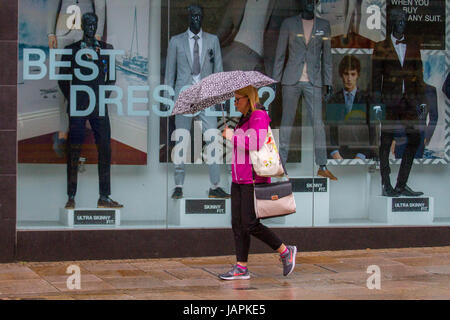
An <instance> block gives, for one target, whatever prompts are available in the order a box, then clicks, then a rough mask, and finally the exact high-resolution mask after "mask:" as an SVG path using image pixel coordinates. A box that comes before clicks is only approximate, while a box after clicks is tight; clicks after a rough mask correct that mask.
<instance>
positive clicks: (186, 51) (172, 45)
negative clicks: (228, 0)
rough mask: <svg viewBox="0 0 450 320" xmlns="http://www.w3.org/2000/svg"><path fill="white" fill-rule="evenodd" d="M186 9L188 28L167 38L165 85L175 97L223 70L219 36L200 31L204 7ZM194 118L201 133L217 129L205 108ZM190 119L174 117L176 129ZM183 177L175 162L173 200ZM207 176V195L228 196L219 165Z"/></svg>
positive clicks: (179, 193) (188, 124)
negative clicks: (171, 89)
mask: <svg viewBox="0 0 450 320" xmlns="http://www.w3.org/2000/svg"><path fill="white" fill-rule="evenodd" d="M188 10H189V29H188V30H187V31H186V32H184V33H181V34H178V35H176V36H173V37H172V38H171V39H170V41H169V48H168V50H167V60H166V73H165V84H166V85H168V86H171V87H172V88H174V89H175V99H177V97H178V95H179V93H180V91H181V90H182V89H183V87H187V86H190V85H192V84H195V83H197V82H199V81H200V80H201V79H203V78H205V77H207V76H208V75H210V74H212V73H216V72H222V71H223V68H222V55H221V52H220V45H219V39H218V38H217V37H216V36H215V35H213V34H209V33H207V32H204V31H202V28H201V26H202V21H203V9H202V8H201V7H199V6H197V5H191V6H189V8H188ZM195 118H198V119H199V120H201V122H202V131H203V132H205V131H206V130H208V129H217V118H216V117H214V116H207V114H206V111H205V110H203V111H201V112H200V113H199V114H198V115H197V116H196V117H195ZM192 119H193V117H192V116H190V115H177V116H175V127H176V129H177V130H178V129H186V130H188V131H190V130H191V127H192ZM184 177H185V166H184V163H180V164H176V165H175V190H174V192H173V194H172V198H173V199H180V198H182V197H183V191H182V187H183V184H184ZM209 178H210V182H211V188H210V189H209V195H208V196H209V197H210V198H229V197H230V195H229V194H227V193H226V192H225V191H223V190H222V188H220V187H219V182H220V167H219V164H217V163H213V164H210V165H209Z"/></svg>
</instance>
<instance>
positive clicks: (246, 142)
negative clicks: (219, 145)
mask: <svg viewBox="0 0 450 320" xmlns="http://www.w3.org/2000/svg"><path fill="white" fill-rule="evenodd" d="M234 96H235V102H234V104H235V106H236V109H237V110H238V111H239V112H241V113H242V117H241V119H240V121H239V123H238V125H237V126H236V130H235V131H234V132H233V130H231V129H229V128H225V130H224V131H223V133H222V135H223V137H224V138H226V139H228V140H230V141H232V142H233V161H232V165H231V168H232V180H233V183H232V186H231V225H232V229H233V234H234V242H235V246H236V259H237V262H236V265H234V266H233V268H232V269H231V270H230V271H228V272H227V273H224V274H221V275H219V278H220V279H223V280H237V279H250V273H249V271H248V268H247V259H248V253H249V249H250V236H251V235H253V236H255V237H256V238H258V239H260V240H261V241H263V242H264V243H266V244H267V245H268V246H270V247H271V248H272V249H273V250H276V251H277V252H278V253H279V254H280V257H281V261H282V263H283V275H284V276H287V275H289V274H290V273H291V272H292V271H293V270H294V267H295V256H296V254H297V247H295V246H286V245H284V243H283V242H282V241H281V240H280V239H279V238H278V236H277V235H276V234H275V233H274V232H273V231H272V230H270V229H269V228H268V227H266V226H264V225H263V224H261V223H260V221H259V219H257V218H256V214H255V207H254V198H253V190H254V183H255V184H259V183H270V178H264V177H260V176H258V175H256V173H254V172H253V167H252V164H251V161H250V155H249V150H254V149H255V148H257V149H258V150H259V148H260V147H261V146H262V145H263V144H264V141H265V139H266V134H267V130H268V126H269V122H270V118H269V116H268V115H267V113H266V112H265V109H264V107H263V106H261V105H260V104H259V97H258V91H257V90H256V88H255V87H252V86H248V87H245V88H243V89H240V90H238V91H236V92H235V93H234ZM253 179H254V180H253Z"/></svg>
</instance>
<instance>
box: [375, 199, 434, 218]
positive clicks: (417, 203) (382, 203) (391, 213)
mask: <svg viewBox="0 0 450 320" xmlns="http://www.w3.org/2000/svg"><path fill="white" fill-rule="evenodd" d="M369 218H370V220H371V221H374V222H383V223H387V224H388V225H430V224H433V219H434V198H433V197H428V196H422V197H392V198H391V197H383V196H372V198H371V202H370V207H369Z"/></svg>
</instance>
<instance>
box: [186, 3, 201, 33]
mask: <svg viewBox="0 0 450 320" xmlns="http://www.w3.org/2000/svg"><path fill="white" fill-rule="evenodd" d="M188 11H189V29H190V30H191V32H192V33H194V34H198V33H199V32H200V29H201V28H202V22H203V9H202V7H200V6H197V5H190V6H189V7H188Z"/></svg>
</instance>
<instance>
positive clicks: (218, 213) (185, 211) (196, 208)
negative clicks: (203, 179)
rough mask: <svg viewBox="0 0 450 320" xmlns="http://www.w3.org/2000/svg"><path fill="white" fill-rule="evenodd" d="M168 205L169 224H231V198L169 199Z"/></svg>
mask: <svg viewBox="0 0 450 320" xmlns="http://www.w3.org/2000/svg"><path fill="white" fill-rule="evenodd" d="M169 206H171V208H169V216H168V220H169V225H173V226H183V227H195V228H198V227H200V228H201V227H225V226H230V225H231V199H219V198H217V199H216V198H206V197H205V198H194V197H192V198H182V199H178V200H172V199H170V200H169Z"/></svg>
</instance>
